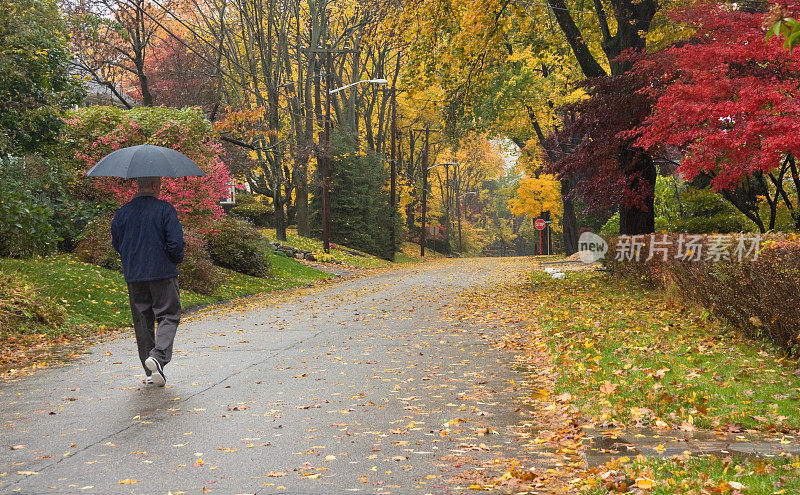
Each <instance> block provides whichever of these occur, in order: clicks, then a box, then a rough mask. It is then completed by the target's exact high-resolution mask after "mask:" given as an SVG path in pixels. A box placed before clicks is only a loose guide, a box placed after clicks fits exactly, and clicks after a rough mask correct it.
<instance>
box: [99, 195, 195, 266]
mask: <svg viewBox="0 0 800 495" xmlns="http://www.w3.org/2000/svg"><path fill="white" fill-rule="evenodd" d="M111 241H112V243H113V245H114V249H116V251H117V252H118V253H119V254H120V258H122V274H123V275H124V276H125V281H126V282H147V281H150V280H163V279H166V278H172V277H177V276H178V267H177V266H176V265H177V264H178V263H180V262H181V261H183V229H182V228H181V223H180V221H179V220H178V213H177V212H176V211H175V207H173V206H172V205H171V204H169V203H167V202H166V201H162V200H160V199H158V198H156V197H153V196H136V197H134V198H133V199H132V200H130V201H129V202H128V203H127V204H125V205H124V206H123V207H122V208H120V209H119V211H117V214H116V215H114V220H113V221H112V222H111Z"/></svg>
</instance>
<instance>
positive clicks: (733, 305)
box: [606, 234, 800, 355]
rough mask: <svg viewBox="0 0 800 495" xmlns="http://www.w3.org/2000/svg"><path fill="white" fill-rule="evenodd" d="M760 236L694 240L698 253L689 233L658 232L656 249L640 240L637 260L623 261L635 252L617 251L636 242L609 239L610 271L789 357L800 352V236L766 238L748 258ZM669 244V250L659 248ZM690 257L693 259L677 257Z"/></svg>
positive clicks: (714, 236) (710, 236)
mask: <svg viewBox="0 0 800 495" xmlns="http://www.w3.org/2000/svg"><path fill="white" fill-rule="evenodd" d="M755 235H756V234H743V235H740V234H725V235H722V234H705V235H702V236H697V237H694V239H697V241H698V242H697V243H696V244H694V245H693V246H694V247H690V246H689V244H688V243H687V241H688V240H689V236H688V235H684V234H655V238H654V239H655V243H652V241H653V237H651V236H650V235H644V236H637V241H640V242H641V247H640V248H639V261H636V260H635V259H627V258H628V256H626V257H624V259H619V258H623V256H622V254H623V253H624V254H630V253H631V252H632V251H631V250H630V249H628V248H627V247H625V248H621V249H618V248H620V246H631V240H632V238H625V237H624V236H620V237H611V238H610V239H609V240H608V243H609V253H608V254H607V255H606V266H607V268H608V269H609V270H610V271H611V273H612V274H614V275H617V276H621V277H628V278H635V279H638V280H642V281H645V282H647V283H649V284H653V285H655V286H658V287H661V288H664V289H666V290H669V291H671V292H673V293H674V294H676V295H677V296H678V297H679V298H680V299H682V300H683V301H685V302H686V303H688V304H699V305H701V306H702V307H704V308H706V309H708V310H709V311H710V312H711V313H712V314H714V315H715V316H717V317H719V318H721V319H723V320H725V321H727V322H729V323H731V324H733V325H734V326H736V327H737V328H739V329H740V330H742V331H743V332H744V333H745V334H746V335H748V336H750V337H758V338H766V339H768V340H770V341H772V342H774V343H775V344H777V345H778V346H780V347H782V348H783V349H785V350H786V351H788V352H789V353H791V354H795V355H796V354H800V330H798V325H797V311H798V308H800V236H798V235H796V234H772V235H768V236H765V237H761V238H760V239H761V242H760V244H759V248H758V250H757V252H756V253H746V250H747V248H750V247H751V246H752V245H753V243H752V242H750V241H749V239H752V238H754V236H755ZM681 236H683V237H681ZM681 239H683V241H684V242H683V243H682V244H681V242H680V241H681ZM620 242H622V244H620ZM651 245H652V252H653V254H654V256H652V257H650V253H651ZM664 246H666V251H661V250H659V248H661V247H664ZM714 246H717V247H727V251H728V252H729V258H730V259H725V257H724V256H717V255H715V251H714ZM737 248H740V249H741V254H743V256H739V251H737ZM679 251H680V252H679ZM718 251H724V249H718ZM687 252H688V255H689V259H684V258H680V257H678V256H679V255H684V254H686V253H687ZM665 253H666V261H665V260H664V255H665ZM649 257H650V259H649V260H648V259H647V258H649ZM695 258H699V259H695ZM709 258H710V259H709ZM717 258H719V259H717ZM740 258H741V259H740Z"/></svg>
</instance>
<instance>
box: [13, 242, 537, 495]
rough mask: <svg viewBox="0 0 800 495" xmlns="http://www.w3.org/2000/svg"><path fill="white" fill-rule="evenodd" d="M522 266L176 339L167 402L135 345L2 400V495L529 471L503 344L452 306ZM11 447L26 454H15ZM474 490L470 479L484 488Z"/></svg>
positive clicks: (110, 349) (253, 315) (352, 482)
mask: <svg viewBox="0 0 800 495" xmlns="http://www.w3.org/2000/svg"><path fill="white" fill-rule="evenodd" d="M527 269H528V262H527V260H525V259H520V258H517V259H497V258H494V259H468V260H445V261H441V262H436V263H426V264H424V265H421V266H415V267H410V268H403V269H399V270H394V271H390V272H386V273H381V274H373V275H371V276H368V277H364V278H359V279H351V280H345V281H342V282H339V283H335V284H331V285H328V286H323V287H321V288H314V289H306V290H304V291H296V292H293V293H289V294H280V295H272V296H269V297H266V298H262V299H254V300H251V301H249V302H248V303H247V304H246V305H240V306H239V307H226V308H222V309H218V310H215V311H206V312H203V313H200V314H197V315H193V316H191V317H189V318H187V319H185V321H184V322H183V324H182V325H181V327H180V329H179V334H178V338H177V339H176V343H175V349H176V352H175V355H174V358H173V362H172V363H170V364H169V365H168V366H167V367H166V369H165V371H166V373H167V378H168V383H167V387H166V388H164V389H161V388H157V387H153V386H145V385H143V384H142V379H143V377H144V374H143V370H142V369H141V367H140V366H139V364H138V360H137V358H136V352H135V344H134V342H133V337H132V333H127V334H125V335H124V336H122V337H120V338H117V339H114V340H111V341H108V342H104V343H101V344H96V345H95V346H93V347H92V348H91V349H90V352H89V353H88V354H87V355H86V356H85V357H83V358H81V359H79V360H75V361H72V362H69V363H68V364H65V365H60V366H56V367H53V368H50V369H44V370H40V371H37V372H35V373H33V374H32V375H31V376H27V377H21V378H19V379H15V380H13V381H7V382H4V383H0V404H1V405H0V426H1V427H0V473H3V475H2V476H0V493H144V494H150V493H153V494H156V493H157V494H167V493H170V492H171V493H173V494H178V493H187V494H194V493H220V494H238V493H259V494H268V493H303V494H306V493H307V494H317V493H319V494H328V493H332V494H338V493H397V494H417V493H419V494H425V493H432V494H441V493H455V492H457V491H461V490H463V489H465V488H467V487H468V486H469V485H470V484H472V483H473V482H475V481H476V480H477V481H478V482H480V476H485V480H488V479H489V478H490V477H491V476H497V475H499V474H502V472H503V470H504V469H505V468H506V467H507V465H508V459H509V458H512V457H513V458H518V459H525V458H526V457H529V456H535V455H536V454H535V453H533V452H532V451H531V450H529V446H528V444H529V442H528V440H529V439H530V438H529V437H530V434H531V431H532V430H531V427H530V425H529V424H526V423H525V421H526V420H525V411H524V410H523V411H520V410H519V408H520V407H521V406H522V407H523V408H524V405H522V404H520V402H519V400H518V397H519V396H521V395H525V394H526V393H528V390H527V389H528V388H529V387H530V386H531V384H528V383H526V381H525V380H526V373H525V370H524V367H521V366H519V364H518V363H516V364H515V360H514V352H513V351H510V350H505V349H497V348H493V347H492V344H494V343H495V342H497V340H498V339H499V338H500V337H501V336H502V335H501V334H502V332H503V329H502V327H498V328H477V327H475V326H471V325H470V324H466V323H462V322H460V321H458V319H457V318H455V317H457V316H458V308H457V296H458V294H460V293H461V292H462V291H464V290H465V289H468V288H469V287H471V286H477V285H484V284H491V283H493V282H495V281H497V280H507V279H509V278H510V277H511V276H513V275H514V274H515V273H521V272H523V271H525V270H527ZM12 446H23V447H18V448H17V449H15V450H12ZM476 476H477V478H476Z"/></svg>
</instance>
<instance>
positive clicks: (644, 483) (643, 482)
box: [636, 478, 656, 490]
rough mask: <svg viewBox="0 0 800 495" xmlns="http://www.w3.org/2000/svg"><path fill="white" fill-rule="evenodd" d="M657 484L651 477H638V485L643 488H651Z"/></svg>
mask: <svg viewBox="0 0 800 495" xmlns="http://www.w3.org/2000/svg"><path fill="white" fill-rule="evenodd" d="M655 485H656V484H655V482H654V481H653V480H651V479H650V478H636V486H637V487H639V488H640V489H642V490H650V489H651V488H653V487H654V486H655Z"/></svg>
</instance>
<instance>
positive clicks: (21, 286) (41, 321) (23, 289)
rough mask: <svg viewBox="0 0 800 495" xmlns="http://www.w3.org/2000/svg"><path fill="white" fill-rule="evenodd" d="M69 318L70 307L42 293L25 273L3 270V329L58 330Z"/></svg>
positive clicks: (0, 300)
mask: <svg viewBox="0 0 800 495" xmlns="http://www.w3.org/2000/svg"><path fill="white" fill-rule="evenodd" d="M66 319H67V311H66V309H64V307H63V306H61V305H59V304H57V303H56V302H55V301H54V300H53V299H51V298H49V297H46V296H43V295H41V294H39V292H38V291H37V290H36V289H35V288H34V287H33V286H32V285H31V284H30V282H29V281H28V280H27V279H26V278H25V277H24V276H23V275H22V274H20V273H16V272H0V328H2V329H3V331H19V332H34V331H36V330H39V329H41V328H42V327H44V328H49V329H54V328H57V327H59V326H60V325H63V324H64V322H65V321H66Z"/></svg>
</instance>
